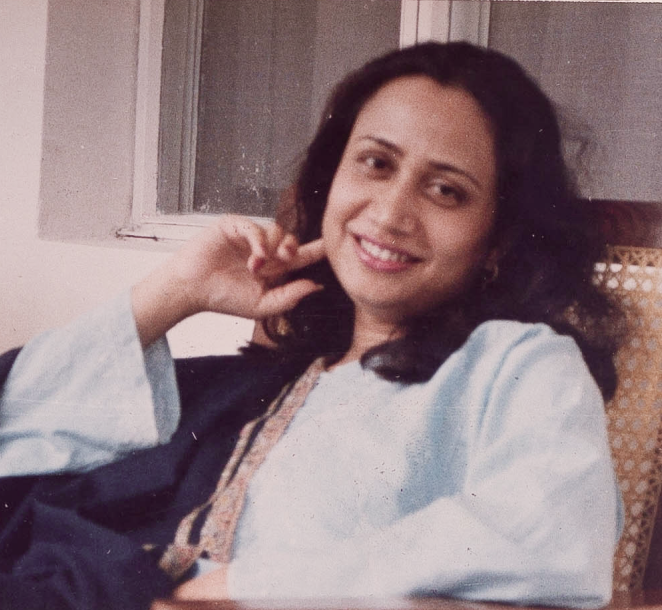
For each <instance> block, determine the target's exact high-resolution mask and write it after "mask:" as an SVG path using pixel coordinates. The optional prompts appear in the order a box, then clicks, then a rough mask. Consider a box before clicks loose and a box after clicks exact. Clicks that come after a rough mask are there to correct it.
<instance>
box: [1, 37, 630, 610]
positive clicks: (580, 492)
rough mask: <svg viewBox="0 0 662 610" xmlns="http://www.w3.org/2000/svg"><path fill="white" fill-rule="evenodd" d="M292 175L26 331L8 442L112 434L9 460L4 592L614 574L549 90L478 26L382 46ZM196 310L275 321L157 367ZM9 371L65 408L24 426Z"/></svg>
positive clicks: (288, 587) (595, 392) (577, 274)
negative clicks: (242, 346) (41, 331)
mask: <svg viewBox="0 0 662 610" xmlns="http://www.w3.org/2000/svg"><path fill="white" fill-rule="evenodd" d="M296 187H297V188H296V203H297V208H298V226H297V228H296V234H297V235H296V237H294V236H292V235H290V234H287V233H285V232H284V231H283V230H282V229H280V228H278V227H277V226H275V225H266V226H258V225H256V224H253V223H252V222H250V221H248V220H245V219H241V218H236V217H226V218H223V219H221V220H220V221H219V222H218V224H217V225H215V226H214V227H213V228H211V229H210V230H209V231H208V232H206V233H205V234H203V235H202V236H201V237H200V238H199V239H197V240H195V241H193V242H191V243H190V244H189V245H187V246H186V247H185V248H183V249H182V251H180V252H179V253H178V254H177V255H176V256H175V258H174V259H173V261H172V262H171V263H170V264H168V265H167V266H164V267H162V268H161V269H159V270H157V271H156V272H154V273H153V274H152V275H151V276H149V277H148V278H146V279H145V280H144V281H143V282H141V283H140V284H138V285H137V286H135V287H134V289H133V291H132V299H131V309H129V303H128V300H127V299H125V300H124V301H123V303H122V304H119V305H114V306H113V307H112V308H110V309H109V310H105V311H104V312H102V313H98V314H96V316H95V315H92V316H91V318H90V319H89V320H87V321H84V322H81V323H79V324H78V326H77V327H76V329H73V330H69V331H67V334H65V335H63V334H53V335H50V336H46V337H44V338H41V339H37V340H36V341H35V342H33V343H32V344H30V345H28V346H26V348H24V350H23V351H22V353H21V354H20V355H19V356H18V360H16V362H15V363H14V364H13V366H12V368H11V372H10V373H9V378H8V381H7V383H6V385H5V390H4V394H3V403H2V407H1V408H2V411H1V412H2V413H3V418H4V422H5V426H4V430H5V431H6V430H9V435H8V436H7V433H6V432H5V438H8V439H9V440H12V441H15V442H14V443H13V445H12V444H11V443H9V444H8V445H7V446H8V447H10V454H11V451H14V454H13V455H14V456H15V457H14V460H13V463H14V464H16V463H17V462H19V459H17V457H16V456H19V455H21V454H20V443H21V442H23V440H25V439H26V438H28V437H30V436H33V437H36V438H37V441H36V442H38V443H39V444H38V447H39V449H38V451H41V452H42V454H43V455H45V456H46V457H47V461H49V464H52V465H50V466H48V467H47V468H42V472H56V473H57V472H61V471H63V470H72V469H77V470H85V469H88V468H90V467H92V466H98V465H99V464H103V463H107V462H111V463H109V464H108V465H105V466H101V467H99V468H96V469H93V470H91V471H89V472H87V473H84V474H79V475H68V476H66V477H62V476H61V475H57V474H56V475H49V476H42V477H37V478H34V477H30V476H22V477H18V478H16V477H14V478H9V479H7V482H6V487H5V488H4V489H5V490H6V492H5V497H7V498H11V501H10V504H11V505H12V507H13V506H14V503H16V506H17V508H16V509H15V510H14V511H13V516H12V517H11V519H10V520H9V523H8V526H7V528H6V532H5V534H4V536H3V538H2V539H0V543H2V544H3V545H4V548H7V549H9V550H10V551H11V552H10V553H7V555H8V556H10V557H11V558H10V559H9V560H8V561H7V562H6V567H4V572H5V573H6V575H5V576H3V577H2V578H3V579H4V580H0V600H4V599H7V600H12V601H15V600H17V599H18V600H20V601H21V604H22V606H21V607H31V606H30V604H32V605H33V606H34V607H38V604H39V601H40V600H42V601H43V599H44V597H43V596H44V595H46V594H48V595H51V596H52V595H55V598H56V599H58V600H62V607H93V606H94V605H95V601H96V603H99V601H98V600H100V599H103V600H104V603H105V604H106V605H107V604H108V596H109V595H110V597H111V598H112V603H114V604H115V605H116V606H117V607H123V608H126V607H130V606H136V607H141V605H143V606H144V605H145V604H148V603H149V601H150V600H151V599H152V598H154V597H163V596H166V595H168V594H169V593H170V592H171V591H172V590H173V589H174V594H175V595H176V596H178V597H182V598H193V599H196V598H218V597H223V596H226V595H229V596H230V597H235V598H241V597H255V596H258V597H310V596H336V597H347V596H385V595H405V594H417V593H420V594H441V595H450V596H457V597H462V598H467V599H475V600H493V601H504V602H514V603H526V604H543V605H570V606H577V607H595V606H600V605H602V604H604V603H606V602H607V601H608V600H609V598H610V595H611V562H612V559H611V557H612V554H613V550H614V545H615V543H616V540H617V535H618V529H619V527H620V526H619V515H618V510H619V500H618V493H617V491H616V488H615V484H614V477H613V472H612V469H611V461H610V455H609V448H608V444H607V440H606V433H605V424H604V416H603V411H602V410H603V395H604V396H605V397H608V396H609V395H610V394H611V393H612V392H613V389H614V386H615V374H614V368H613V365H612V364H611V360H610V356H611V351H612V350H613V347H614V341H615V340H614V339H613V337H611V338H610V335H609V334H608V333H607V332H606V328H608V327H609V326H608V325H606V324H605V325H603V324H602V321H603V320H604V319H605V317H606V316H607V315H608V314H613V313H614V312H613V311H612V307H611V306H610V304H609V302H608V301H607V300H606V298H605V297H604V296H603V295H602V294H601V293H599V292H598V291H597V290H596V289H595V288H594V287H593V285H592V283H591V273H592V265H593V263H594V261H595V260H597V259H598V257H599V255H600V247H599V242H598V239H597V237H596V236H594V235H592V234H591V231H590V230H589V227H590V219H588V218H586V217H585V215H584V214H583V212H582V209H581V207H580V206H579V204H578V203H577V201H576V199H575V197H574V195H573V192H572V188H571V185H570V183H569V178H568V176H567V174H566V170H565V165H564V162H563V159H562V154H561V146H560V137H559V130H558V126H557V123H556V119H555V116H554V112H553V110H552V108H551V105H550V103H549V102H548V100H547V99H546V98H545V96H544V95H543V94H542V93H541V92H540V91H539V89H538V88H537V86H535V85H534V84H533V83H532V82H531V81H530V80H529V79H528V77H527V76H526V75H525V74H524V73H523V72H522V70H521V69H520V68H519V67H518V66H517V65H516V64H515V63H514V62H512V61H511V60H509V59H507V58H505V57H503V56H501V55H499V54H497V53H495V52H492V51H486V50H482V49H478V48H475V47H473V46H471V45H468V44H448V45H439V44H433V43H430V44H426V45H421V46H418V47H414V48H410V49H406V50H403V51H398V52H394V53H392V54H389V55H387V56H385V57H383V58H380V59H377V60H375V61H374V62H371V63H369V64H368V65H367V66H365V67H364V68H362V69H361V70H359V71H358V72H356V73H355V74H352V75H350V76H349V77H348V78H347V79H346V80H345V81H343V82H342V83H341V84H340V85H339V87H338V88H337V89H336V91H335V92H334V95H333V96H332V99H331V101H330V103H329V106H328V107H327V109H326V111H325V114H324V119H323V121H322V124H321V126H320V129H319V131H318V133H317V135H316V137H315V139H314V140H313V142H312V144H311V146H310V148H309V150H308V154H307V156H306V159H305V161H304V162H303V165H302V169H301V173H300V176H299V179H298V182H297V185H296ZM299 244H303V245H299ZM207 310H211V311H218V312H222V313H229V314H234V315H240V316H245V317H249V318H253V319H256V320H265V328H266V330H267V332H268V334H269V336H270V338H271V340H272V341H273V344H274V345H273V346H271V347H269V348H264V347H259V346H252V347H250V348H248V349H247V350H245V353H244V355H243V356H239V357H227V358H220V359H219V358H213V359H197V360H191V361H183V362H179V363H177V364H176V365H175V369H174V370H173V367H172V363H171V362H170V360H169V358H168V355H167V346H166V345H165V343H164V341H163V339H162V337H163V334H164V333H165V331H167V330H168V329H169V328H170V327H171V326H173V325H174V324H176V323H177V322H179V321H180V320H182V319H184V318H185V317H187V316H189V315H192V314H194V313H196V312H198V311H207ZM100 317H103V318H105V320H104V323H105V324H106V325H107V328H108V329H109V330H108V331H107V336H108V342H106V341H105V340H103V339H99V338H98V337H99V325H100V322H99V318H100ZM133 321H135V329H134V326H133ZM90 329H93V332H92V331H90ZM90 336H94V337H95V338H94V339H90ZM63 342H69V344H70V345H72V347H71V348H69V349H67V346H64V347H63V345H62V343H63ZM138 342H139V343H140V345H142V348H143V349H144V356H143V353H142V352H141V351H140V350H139V349H138ZM62 352H69V353H68V354H67V355H66V356H63V355H61V354H62ZM111 352H112V353H111ZM53 354H56V355H55V356H54V355H53ZM98 354H101V355H98ZM12 358H13V356H7V357H6V359H7V360H8V362H13V360H12ZM143 358H144V365H143V360H142V359H143ZM54 362H55V363H56V364H55V365H54ZM63 362H64V364H63ZM7 367H9V364H7ZM54 371H56V372H55V373H54ZM118 378H119V382H118V381H117V379H118ZM35 379H37V382H36V383H35ZM88 381H89V383H88ZM175 382H176V384H177V386H175ZM35 386H37V388H38V389H37V390H36V389H35ZM81 388H82V389H81ZM600 390H602V392H601V391H600ZM178 394H179V396H178ZM81 396H83V398H81ZM26 400H30V401H31V403H30V404H33V403H35V402H37V403H40V405H43V404H47V405H49V406H48V407H47V408H51V407H52V405H53V404H55V403H59V404H60V411H66V410H67V409H66V405H67V404H74V405H76V406H75V407H74V408H72V412H73V413H74V419H75V420H77V421H75V422H74V423H73V424H72V423H70V422H67V423H65V424H62V425H60V424H49V426H50V429H49V430H48V431H47V432H46V433H45V432H44V431H43V430H37V426H34V425H33V419H36V418H38V417H40V415H39V413H41V414H42V415H41V417H42V419H43V411H35V412H34V413H35V415H31V412H30V411H29V408H28V415H27V416H26V417H24V414H25V410H26V404H27V403H26ZM82 403H84V404H85V408H86V409H91V410H92V411H94V410H95V409H97V413H95V414H94V416H93V417H91V419H90V422H92V423H88V422H87V418H86V417H81V416H80V412H77V411H76V409H78V405H80V404H82ZM180 403H181V411H182V412H181V422H180V423H179V425H178V417H179V413H178V407H179V404H180ZM63 405H64V406H63ZM95 405H96V406H95ZM109 405H112V406H113V408H112V411H113V413H119V415H118V416H115V415H108V410H109V409H110V406H109ZM122 409H126V411H123V410H122ZM60 411H58V412H60ZM76 413H79V415H78V416H77V417H76V415H75V414H76ZM127 413H128V414H130V417H131V418H132V419H129V416H127ZM31 417H32V419H31ZM106 417H109V418H113V417H115V418H116V419H109V420H106V421H107V422H112V423H108V424H107V425H106V426H104V425H102V424H100V421H101V422H103V421H104V418H106ZM22 418H23V419H27V420H28V423H27V424H24V423H22V421H23V420H22ZM64 419H67V418H66V417H65V418H64ZM69 419H71V418H69ZM135 421H138V422H140V424H139V425H136V426H134V425H133V422H135ZM127 422H129V423H127ZM175 428H176V431H175ZM35 430H36V431H35ZM62 437H66V439H67V443H62V442H59V439H61V438H62ZM44 439H45V440H44ZM53 439H55V440H53ZM72 440H73V442H70V441H72ZM16 443H18V448H17V449H16V448H15V449H11V447H12V446H13V447H16V446H17V444H16ZM159 443H161V444H160V445H159ZM149 445H158V446H157V447H155V448H153V449H145V450H144V451H139V452H137V453H136V449H142V448H144V447H146V446H149ZM33 446H37V445H33ZM26 453H27V452H24V455H25V454H26ZM120 458H124V459H120ZM117 460H119V461H117ZM5 461H7V460H5ZM20 462H21V468H23V470H20V468H19V469H18V471H15V472H13V473H11V474H35V473H36V472H37V471H38V470H37V468H33V467H32V466H29V465H27V464H28V457H25V458H24V459H21V460H20ZM63 479H64V480H63ZM15 498H16V499H15ZM62 528H64V531H65V533H64V534H56V533H54V532H56V531H61V530H62ZM28 539H29V540H30V541H31V542H29V543H28V542H27V540H28ZM90 540H94V541H95V543H94V544H91V543H90ZM166 574H167V576H166ZM72 583H73V584H72ZM47 592H48V593H47ZM54 592H55V593H54ZM1 595H5V597H4V598H3V597H2V596H1ZM67 604H68V605H67ZM53 607H55V606H53ZM155 607H156V606H155Z"/></svg>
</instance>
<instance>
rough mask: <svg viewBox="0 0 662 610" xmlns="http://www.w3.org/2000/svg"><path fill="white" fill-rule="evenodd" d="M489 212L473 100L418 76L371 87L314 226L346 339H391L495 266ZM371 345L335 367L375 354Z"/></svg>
mask: <svg viewBox="0 0 662 610" xmlns="http://www.w3.org/2000/svg"><path fill="white" fill-rule="evenodd" d="M495 207H496V158H495V154H494V142H493V137H492V133H491V128H490V124H489V121H488V119H487V117H486V116H485V115H484V113H483V111H482V110H481V109H480V107H479V106H478V104H477V103H476V102H475V101H474V99H473V98H472V97H471V96H470V95H469V94H467V93H466V92H464V91H463V90H461V89H456V88H450V87H442V86H441V85H439V84H437V83H436V82H435V81H433V80H432V79H430V78H427V77H422V76H411V77H403V78H400V79H397V80H393V81H391V82H390V83H388V84H387V85H385V86H384V87H383V88H382V89H380V90H379V91H378V92H377V93H376V94H375V95H374V97H372V98H371V99H370V100H369V101H368V103H367V104H366V105H365V106H364V107H363V109H362V110H361V112H360V113H359V115H358V117H357V119H356V122H355V124H354V128H353V130H352V133H351V135H350V137H349V140H348V141H347V146H346V148H345V152H344V153H343V157H342V160H341V161H340V165H339V166H338V171H337V172H336V175H335V177H334V179H333V183H332V185H331V190H330V191H329V198H328V203H327V207H326V211H325V214H324V221H323V224H322V237H323V238H324V243H325V245H326V248H327V252H328V254H327V258H328V260H329V263H330V264H331V267H332V269H333V271H334V273H335V275H336V277H337V278H338V281H339V282H340V283H341V284H342V286H343V288H344V289H345V292H347V294H348V296H349V298H350V299H351V300H352V302H353V303H354V314H355V322H354V334H355V337H357V336H358V335H360V334H363V333H365V332H366V331H367V330H368V329H374V328H377V327H380V328H382V329H383V332H384V336H383V337H382V342H385V341H387V340H389V339H393V338H396V337H398V336H399V335H400V334H401V330H402V324H403V322H404V321H405V320H407V319H408V318H410V317H412V316H414V315H418V314H421V313H423V312H426V311H428V310H430V309H431V308H432V307H435V306H437V305H439V304H440V303H443V302H445V301H448V300H449V299H450V298H451V297H455V296H456V295H457V294H459V293H461V292H462V291H463V290H464V289H465V288H466V286H467V284H468V283H470V282H473V281H474V280H475V277H476V275H477V274H478V273H479V271H480V269H481V268H484V267H485V266H486V265H490V264H494V263H493V260H494V259H495V258H496V251H491V250H490V245H491V244H490V242H491V235H492V228H493V225H494V219H495ZM488 259H490V260H491V261H492V262H490V260H488ZM369 336H370V337H371V339H370V342H371V343H369V344H365V343H363V342H359V341H356V340H355V342H354V344H353V345H352V349H351V350H350V351H348V352H347V353H346V354H345V356H344V357H343V360H354V359H356V358H357V357H360V356H361V354H363V353H364V352H365V351H366V349H367V348H369V347H372V346H373V345H374V340H375V339H376V337H375V336H374V332H369Z"/></svg>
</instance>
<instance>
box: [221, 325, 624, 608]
mask: <svg viewBox="0 0 662 610" xmlns="http://www.w3.org/2000/svg"><path fill="white" fill-rule="evenodd" d="M331 374H332V375H333V373H331ZM343 382H344V384H345V385H347V380H343ZM374 383H375V382H373V381H370V380H369V379H365V380H364V382H363V384H361V382H360V380H359V383H358V384H357V383H355V384H354V385H353V387H352V388H351V389H349V390H348V391H347V392H345V393H342V391H340V393H338V394H337V395H333V394H332V392H330V391H329V390H327V391H326V394H327V396H329V399H330V400H332V401H334V404H333V405H329V407H328V409H327V410H326V411H321V410H320V411H319V412H314V410H312V409H311V410H309V411H307V407H308V405H307V404H306V405H304V407H303V408H302V410H301V411H300V412H299V413H298V414H297V419H295V421H294V422H293V425H292V429H291V430H290V431H288V434H287V435H286V436H285V437H284V439H283V440H281V443H280V445H279V446H277V447H276V449H275V450H274V452H273V454H274V455H273V457H274V459H277V460H278V459H282V463H280V464H274V465H273V467H271V465H270V464H269V461H270V460H271V456H270V457H269V459H268V460H267V462H266V463H265V465H264V466H263V467H262V469H261V471H260V472H258V475H257V477H256V480H255V481H254V484H255V485H254V487H252V488H251V493H250V495H249V498H248V504H247V506H246V509H245V516H244V517H242V524H241V528H240V531H239V538H238V541H237V542H238V544H237V546H236V550H235V553H236V555H235V558H234V559H233V561H232V563H231V564H230V566H229V571H228V582H229V591H230V594H231V596H233V597H237V598H242V597H255V596H266V597H278V598H287V597H319V596H335V597H353V596H361V597H363V596H373V597H382V596H392V595H409V594H416V593H421V594H441V595H448V596H454V597H461V598H465V599H471V600H483V601H501V602H511V603H517V604H527V605H553V606H574V607H586V608H591V607H599V606H602V605H604V604H606V603H607V602H608V601H609V599H610V597H611V590H612V557H613V553H614V548H615V544H616V541H617V539H618V535H619V528H620V524H619V521H620V517H619V510H620V505H619V494H618V491H617V488H616V484H615V479H614V474H613V468H612V464H611V457H610V452H609V446H608V443H607V438H606V427H605V416H604V407H603V401H602V398H601V396H600V393H599V391H598V388H597V387H596V385H595V382H594V381H593V379H592V378H591V376H590V375H589V373H588V371H587V368H586V365H585V364H584V362H583V360H582V357H581V353H580V352H579V350H578V348H577V346H576V345H575V344H574V342H573V341H572V340H571V339H569V338H567V337H559V336H558V335H555V334H554V333H553V331H551V330H550V329H549V328H547V327H545V326H542V325H537V326H527V325H521V324H517V323H509V322H508V323H488V324H486V325H483V326H482V327H479V329H478V330H477V331H475V333H474V334H473V335H472V337H471V338H470V340H469V341H468V342H467V344H466V345H465V346H464V347H463V348H462V349H461V350H460V351H459V352H457V353H456V354H455V355H454V356H452V357H451V358H450V359H449V360H448V361H447V362H446V363H445V364H444V365H443V366H442V367H441V369H440V370H439V372H438V373H437V374H436V375H435V377H433V378H432V379H431V380H430V382H428V383H427V384H424V385H419V386H418V387H417V386H411V387H409V388H402V387H401V386H398V384H391V387H395V389H393V390H390V392H391V396H390V397H389V399H388V400H389V402H387V400H386V394H385V392H386V390H385V391H384V392H382V393H381V395H380V396H381V399H380V404H378V405H376V406H375V407H374V410H373V411H372V413H371V406H370V404H371V403H372V402H374V400H373V399H374V397H375V396H377V395H379V391H375V392H373V393H372V395H371V398H370V400H369V401H366V402H362V401H361V398H360V397H361V395H362V394H363V393H364V392H368V394H370V393H371V390H369V389H368V387H369V386H370V385H371V384H372V385H374ZM376 383H377V384H379V383H380V381H377V382H376ZM315 392H317V390H315ZM345 405H348V406H347V408H345ZM311 407H312V405H311ZM334 426H336V427H337V429H334ZM295 460H296V462H295ZM352 463H354V464H355V467H354V469H352ZM283 469H285V474H284V475H283V476H282V477H279V475H278V472H280V471H281V470H283ZM263 470H264V472H263ZM297 479H298V483H297V482H296V481H297ZM281 490H282V493H283V494H284V497H283V498H282V499H281V498H280V493H281ZM269 512H270V513H271V514H269ZM269 523H271V524H272V527H271V528H269V527H268V524H269ZM298 532H302V533H301V534H299V533H298ZM265 539H266V540H267V542H262V540H265Z"/></svg>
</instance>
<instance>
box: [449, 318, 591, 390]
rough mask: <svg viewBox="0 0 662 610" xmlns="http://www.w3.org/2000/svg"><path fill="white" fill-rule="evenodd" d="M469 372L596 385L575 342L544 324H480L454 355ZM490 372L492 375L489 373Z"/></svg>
mask: <svg viewBox="0 0 662 610" xmlns="http://www.w3.org/2000/svg"><path fill="white" fill-rule="evenodd" d="M455 356H456V357H457V359H458V361H459V363H460V365H461V366H462V367H463V368H465V369H466V370H467V371H468V370H472V371H479V372H480V374H481V375H483V376H487V375H490V374H491V375H492V376H493V377H494V378H495V379H496V378H497V377H499V376H501V377H503V376H506V377H507V378H508V379H511V380H512V381H518V380H520V381H522V380H524V379H529V380H530V379H534V380H535V379H538V378H539V379H540V380H541V383H544V382H547V383H549V382H550V381H554V380H564V381H568V382H570V383H578V382H582V384H587V385H591V386H593V385H595V381H594V379H593V377H592V375H591V373H590V371H589V368H588V366H587V364H586V362H585V360H584V357H583V354H582V351H581V349H580V348H579V346H578V345H577V343H576V342H575V340H574V339H573V338H572V337H570V336H569V335H563V334H560V333H558V332H557V331H555V330H554V329H553V328H552V327H551V326H549V325H548V324H545V323H525V322H518V321H514V320H490V321H487V322H484V323H482V324H480V325H479V326H478V327H477V328H476V329H475V330H474V331H473V332H472V333H471V335H470V336H469V338H468V339H467V341H466V342H465V344H464V345H463V346H462V348H460V350H458V352H457V353H456V354H455ZM490 371H491V373H490Z"/></svg>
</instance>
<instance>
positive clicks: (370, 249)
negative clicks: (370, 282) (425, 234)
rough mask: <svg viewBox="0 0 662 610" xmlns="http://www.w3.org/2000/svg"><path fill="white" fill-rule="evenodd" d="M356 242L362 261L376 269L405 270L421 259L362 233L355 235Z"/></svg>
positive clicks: (387, 270)
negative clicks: (381, 243)
mask: <svg viewBox="0 0 662 610" xmlns="http://www.w3.org/2000/svg"><path fill="white" fill-rule="evenodd" d="M355 244H356V249H357V252H358V256H359V259H360V260H361V262H362V263H363V264H364V265H366V266H367V267H369V268H370V269H373V270H375V271H386V272H397V271H404V270H406V269H409V268H410V267H411V266H412V265H413V264H414V263H416V262H418V261H419V260H420V259H418V258H416V257H415V256H412V255H411V254H408V253H406V252H403V251H402V250H393V249H391V248H387V247H385V246H383V245H380V244H377V243H376V242H374V241H372V240H370V239H367V238H366V237H362V236H360V235H357V236H355Z"/></svg>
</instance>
